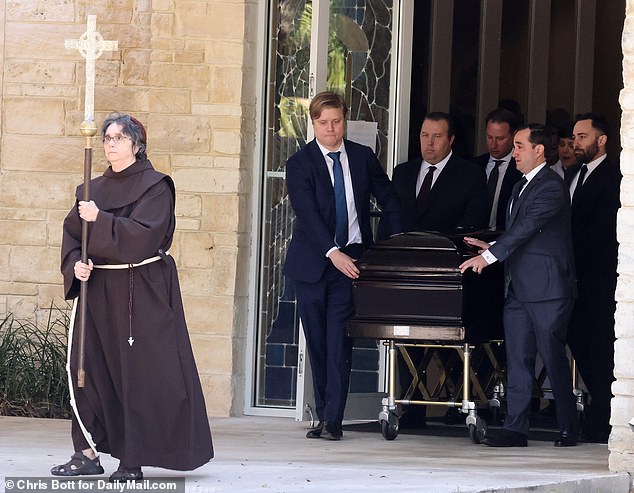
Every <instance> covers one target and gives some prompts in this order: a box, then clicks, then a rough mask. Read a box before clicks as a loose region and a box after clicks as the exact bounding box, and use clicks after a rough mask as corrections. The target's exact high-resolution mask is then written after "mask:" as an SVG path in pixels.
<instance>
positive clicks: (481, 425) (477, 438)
mask: <svg viewBox="0 0 634 493" xmlns="http://www.w3.org/2000/svg"><path fill="white" fill-rule="evenodd" d="M486 434H487V426H486V423H485V422H484V421H483V420H482V419H480V418H479V417H478V418H476V424H475V425H469V437H470V438H471V441H472V442H473V443H476V444H477V443H481V442H482V440H483V439H484V437H485V436H486Z"/></svg>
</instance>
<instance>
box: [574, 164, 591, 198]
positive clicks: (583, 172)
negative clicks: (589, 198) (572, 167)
mask: <svg viewBox="0 0 634 493" xmlns="http://www.w3.org/2000/svg"><path fill="white" fill-rule="evenodd" d="M587 172H588V166H586V165H585V164H582V165H581V169H580V170H579V178H578V179H577V186H575V191H574V192H572V202H574V200H575V199H576V198H577V197H578V196H579V191H580V190H581V187H582V186H583V179H584V178H585V177H586V173H587Z"/></svg>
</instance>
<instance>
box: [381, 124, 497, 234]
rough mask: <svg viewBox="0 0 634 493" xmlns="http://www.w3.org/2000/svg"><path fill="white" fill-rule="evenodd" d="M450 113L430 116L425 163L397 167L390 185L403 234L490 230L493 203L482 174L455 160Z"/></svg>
mask: <svg viewBox="0 0 634 493" xmlns="http://www.w3.org/2000/svg"><path fill="white" fill-rule="evenodd" d="M454 132H455V130H454V124H453V120H452V118H451V116H449V115H448V114H447V113H442V112H433V113H428V114H427V115H426V116H425V119H424V120H423V124H422V126H421V130H420V148H421V153H422V156H423V159H422V160H421V159H414V160H411V161H407V162H405V163H401V164H399V165H398V166H397V167H396V168H395V169H394V175H393V177H392V181H393V183H394V189H395V190H396V193H397V194H398V196H399V198H400V199H401V204H402V207H403V228H404V229H405V231H440V232H446V233H449V232H453V231H454V230H456V229H465V230H470V231H474V230H476V229H481V228H484V227H486V225H487V221H488V211H489V198H488V192H487V186H486V178H485V175H484V172H483V170H481V169H478V167H477V166H476V165H475V164H473V163H471V162H469V161H465V160H464V159H461V158H459V157H458V156H456V155H455V154H454V153H453V152H452V150H451V146H452V144H453V141H454V139H455V133H454Z"/></svg>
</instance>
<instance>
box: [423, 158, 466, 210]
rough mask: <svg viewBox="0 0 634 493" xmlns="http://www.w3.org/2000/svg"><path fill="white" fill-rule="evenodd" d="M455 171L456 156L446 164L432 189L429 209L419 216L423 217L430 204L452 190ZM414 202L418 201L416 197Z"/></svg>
mask: <svg viewBox="0 0 634 493" xmlns="http://www.w3.org/2000/svg"><path fill="white" fill-rule="evenodd" d="M455 171H456V163H455V161H454V156H453V155H452V156H451V158H449V161H447V164H445V167H444V168H443V170H442V172H441V173H440V174H439V175H438V177H437V178H436V181H435V182H434V184H433V186H432V187H431V191H430V192H429V200H428V201H427V207H426V208H425V210H424V211H423V212H422V213H421V214H419V216H422V215H423V214H424V213H425V212H426V210H427V208H429V204H431V203H433V202H434V200H435V199H436V196H438V195H441V194H443V193H447V190H451V185H452V182H453V181H454V180H455V178H454V174H455ZM414 200H416V197H414Z"/></svg>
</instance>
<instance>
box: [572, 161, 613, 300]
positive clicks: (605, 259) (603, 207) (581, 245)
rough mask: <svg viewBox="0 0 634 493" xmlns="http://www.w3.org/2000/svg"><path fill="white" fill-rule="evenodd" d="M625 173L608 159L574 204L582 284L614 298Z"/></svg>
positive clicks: (574, 238) (574, 237) (575, 243)
mask: <svg viewBox="0 0 634 493" xmlns="http://www.w3.org/2000/svg"><path fill="white" fill-rule="evenodd" d="M620 186H621V172H620V170H619V163H618V161H616V162H615V161H611V160H609V158H606V159H605V160H604V161H603V162H602V163H601V164H599V166H598V167H597V168H596V169H595V170H594V171H593V172H592V173H590V176H588V178H587V179H586V181H585V183H584V184H583V187H581V189H580V190H579V193H578V195H577V196H576V197H575V200H574V202H573V203H572V244H573V248H574V254H575V265H576V268H577V277H578V279H579V282H580V283H584V284H588V287H590V286H594V287H596V289H597V290H598V291H603V292H605V291H607V292H610V293H611V294H610V295H609V296H610V297H612V296H613V295H614V289H615V287H616V268H617V253H618V247H619V244H618V242H617V239H616V215H617V211H618V209H619V207H621V202H620V199H619V193H620Z"/></svg>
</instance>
